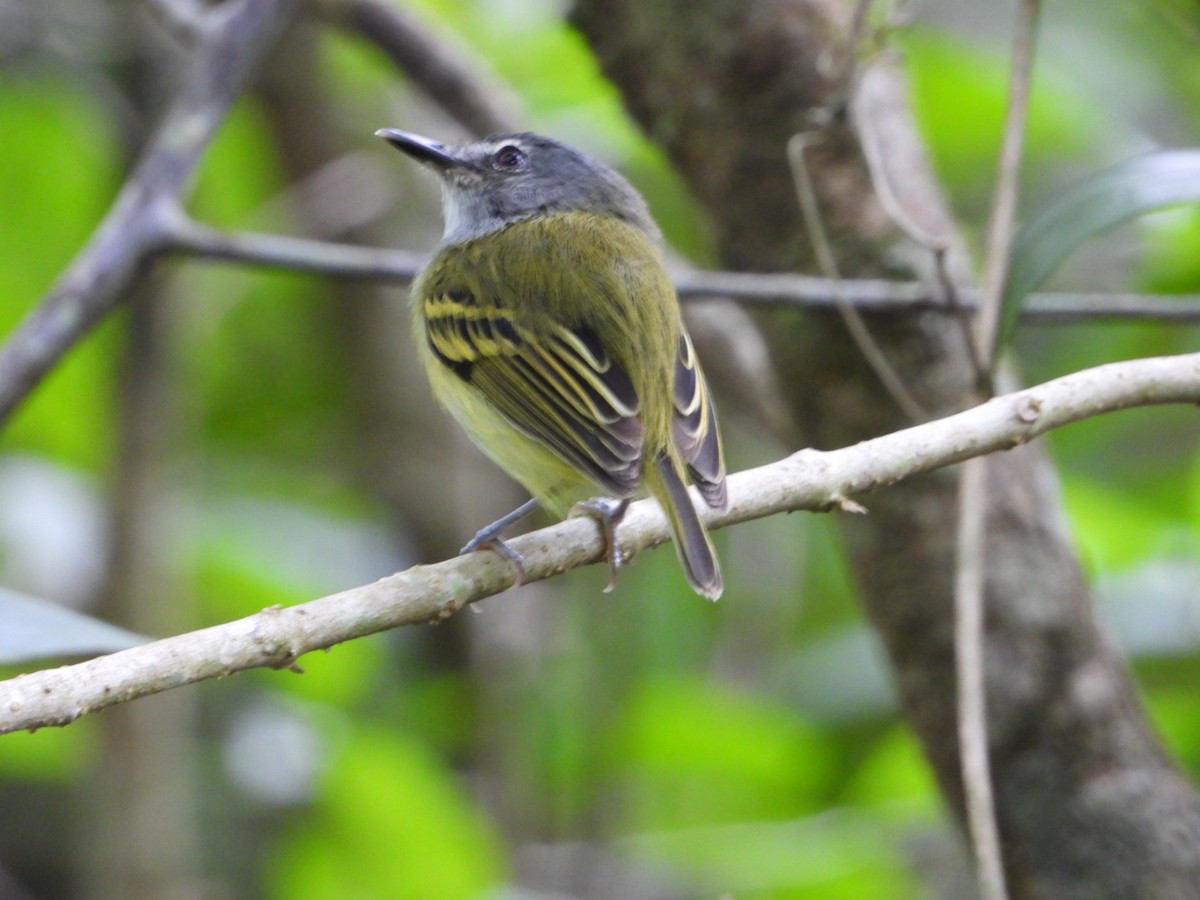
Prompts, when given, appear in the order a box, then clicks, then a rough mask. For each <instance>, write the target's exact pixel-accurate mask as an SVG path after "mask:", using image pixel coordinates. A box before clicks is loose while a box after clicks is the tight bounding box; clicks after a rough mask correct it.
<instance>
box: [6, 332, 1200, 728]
mask: <svg viewBox="0 0 1200 900" xmlns="http://www.w3.org/2000/svg"><path fill="white" fill-rule="evenodd" d="M1197 402H1200V354H1189V355H1186V356H1175V357H1160V358H1154V359H1141V360H1134V361H1131V362H1120V363H1110V364H1108V365H1105V366H1100V367H1098V368H1095V369H1087V370H1084V371H1082V372H1076V373H1074V374H1071V375H1067V376H1064V377H1063V378H1059V379H1056V380H1054V381H1050V382H1047V383H1045V384H1042V385H1039V386H1037V387H1032V388H1027V389H1026V390H1022V391H1018V392H1016V393H1014V394H1008V395H1005V396H1003V397H998V398H995V399H993V400H990V401H988V402H987V403H984V404H982V405H980V406H977V407H974V408H972V409H969V410H967V411H965V412H961V413H958V414H956V415H953V416H948V417H946V418H943V419H939V420H936V421H934V422H928V423H925V424H922V425H917V426H914V427H912V428H907V429H905V430H903V431H897V432H894V433H892V434H889V435H885V436H883V437H879V438H875V439H873V440H869V441H863V442H862V443H859V444H855V445H854V446H851V447H846V448H844V449H841V450H834V451H830V452H825V453H823V452H819V451H816V450H802V451H800V452H798V453H794V454H792V455H791V456H789V457H787V458H786V459H783V460H780V461H779V462H775V463H772V464H770V465H766V466H762V467H760V468H757V469H751V470H747V471H744V472H738V473H736V474H734V475H732V476H731V477H730V480H729V488H730V501H731V502H730V508H729V510H728V511H727V512H725V513H723V514H720V515H712V516H709V517H708V521H709V523H710V525H711V526H712V527H723V526H725V525H732V524H735V523H737V522H742V521H746V520H749V519H755V518H762V517H764V516H770V515H774V514H776V513H781V512H788V511H792V510H797V509H830V508H833V507H836V506H839V505H842V504H843V502H844V501H845V500H846V499H847V498H849V497H851V496H854V495H857V494H861V493H863V492H865V491H869V490H872V489H874V488H878V487H883V486H886V485H891V484H894V483H896V482H897V481H900V480H902V479H905V478H909V477H911V476H913V475H917V474H920V473H923V472H928V471H931V470H933V469H936V468H939V467H942V466H947V465H951V464H953V463H957V462H961V461H963V460H965V459H968V458H971V457H974V456H978V455H980V454H984V453H991V452H995V451H998V450H1005V449H1010V448H1013V447H1017V446H1019V445H1021V444H1024V443H1026V442H1028V441H1030V440H1032V439H1033V438H1035V437H1037V436H1038V435H1040V434H1044V433H1045V432H1047V431H1049V430H1051V429H1053V428H1058V427H1061V426H1063V425H1067V424H1070V423H1072V422H1078V421H1080V420H1082V419H1086V418H1089V417H1092V416H1096V415H1099V414H1101V413H1106V412H1112V411H1114V410H1119V409H1126V408H1129V407H1134V406H1146V405H1153V404H1162V403H1197ZM668 534H669V533H668V531H667V527H666V522H665V520H664V519H663V516H662V514H661V511H660V510H659V508H658V507H657V505H655V504H654V503H652V502H650V501H642V502H640V503H636V504H634V505H633V506H631V507H630V510H629V513H628V514H627V515H626V517H625V519H624V521H623V522H622V524H621V527H620V529H619V532H618V536H619V539H620V541H621V545H622V549H623V550H625V551H626V552H628V553H631V554H632V553H636V552H638V551H641V550H644V549H647V548H649V547H653V546H656V545H658V544H661V543H663V542H664V541H666V540H667V539H668ZM511 543H512V546H513V549H515V550H517V551H518V552H519V553H521V554H522V556H523V557H524V559H525V571H526V580H527V581H538V580H541V579H545V578H550V577H552V576H554V575H557V574H560V573H562V572H565V571H567V570H569V569H573V568H577V567H579V566H582V565H586V564H588V563H593V562H597V561H599V560H600V559H602V558H603V557H604V547H603V543H602V539H601V537H600V535H599V534H598V532H597V529H596V527H595V525H594V523H592V522H591V521H590V520H588V519H586V518H582V519H570V520H568V521H566V522H562V523H560V524H558V525H554V526H552V527H550V528H545V529H542V530H540V531H535V532H532V533H530V534H526V535H523V536H521V537H518V538H515V539H513V541H512V542H511ZM513 584H514V572H513V570H512V568H511V567H510V566H509V564H508V563H507V562H506V561H505V560H503V559H502V558H500V557H499V556H497V555H495V554H491V553H472V554H468V555H466V556H460V557H456V558H454V559H451V560H447V561H445V562H440V563H436V564H434V565H429V566H416V567H414V568H411V569H408V570H406V571H404V572H400V573H398V574H396V575H391V576H389V577H387V578H383V579H381V580H379V581H377V582H375V583H374V584H369V585H365V586H363V587H358V588H352V589H350V590H347V591H342V592H341V593H338V594H331V595H329V596H327V597H321V598H320V599H317V600H312V601H309V602H307V603H302V604H299V605H297V606H292V607H287V608H279V607H272V608H269V609H266V610H263V611H262V612H260V613H257V614H255V615H252V616H249V617H247V618H245V619H239V620H237V621H235V622H229V623H226V624H223V625H216V626H213V627H211V628H205V629H202V630H200V631H194V632H190V633H188V634H182V635H178V636H176V637H170V638H166V639H163V640H160V641H155V642H154V643H151V644H146V645H143V646H140V647H135V648H133V649H130V650H124V651H121V652H119V653H114V654H110V655H108V656H102V657H98V658H96V659H92V660H88V661H87V662H83V663H78V664H76V665H70V666H63V667H61V668H58V669H47V670H44V671H40V672H33V673H30V674H26V675H21V676H18V677H16V678H12V679H9V680H7V681H3V682H0V734H2V733H6V732H10V731H19V730H23V729H30V728H43V727H46V726H49V725H65V724H68V723H70V722H72V721H74V720H75V719H77V718H79V717H80V716H83V715H87V714H89V713H92V712H96V711H97V710H100V709H104V708H106V707H109V706H112V705H114V704H116V703H123V702H125V701H128V700H132V699H135V698H137V697H142V696H146V695H148V694H154V693H158V692H161V691H165V690H169V689H171V688H175V687H180V686H182V685H185V684H191V683H194V682H198V681H204V680H206V679H209V678H221V677H225V676H228V675H232V674H233V673H235V672H239V671H244V670H246V669H252V668H258V667H274V668H282V667H289V666H290V667H295V661H296V659H297V658H298V657H300V656H301V655H303V654H304V653H309V652H311V651H313V650H319V649H323V648H326V647H330V646H333V645H334V644H338V643H341V642H342V641H347V640H351V639H353V638H357V637H362V636H364V635H367V634H373V633H375V632H378V631H383V630H385V629H388V628H395V627H397V626H400V625H413V624H420V623H432V622H437V621H440V620H441V619H444V618H446V617H447V616H450V615H452V614H454V613H455V612H457V611H459V610H460V609H462V608H463V607H464V606H465V605H467V604H469V603H473V602H475V601H477V600H480V599H482V598H484V597H489V596H491V595H493V594H496V593H499V592H500V591H503V590H505V589H507V588H509V587H512V586H513Z"/></svg>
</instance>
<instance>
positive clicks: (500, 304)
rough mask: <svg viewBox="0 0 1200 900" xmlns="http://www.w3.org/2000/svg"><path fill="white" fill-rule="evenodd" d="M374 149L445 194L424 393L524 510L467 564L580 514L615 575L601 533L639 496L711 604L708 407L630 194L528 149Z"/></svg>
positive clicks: (713, 490) (521, 137) (494, 140)
mask: <svg viewBox="0 0 1200 900" xmlns="http://www.w3.org/2000/svg"><path fill="white" fill-rule="evenodd" d="M376 135H377V136H378V137H381V138H383V139H384V140H386V141H388V142H389V143H391V144H392V145H394V146H395V147H397V148H398V149H400V150H402V151H403V152H404V153H406V154H408V155H409V156H411V157H412V158H413V159H415V160H417V161H418V162H420V163H422V164H423V165H425V166H426V167H427V168H429V169H431V170H433V171H434V172H435V173H436V174H437V175H438V176H439V180H440V182H441V187H442V209H443V214H444V217H445V232H444V234H443V235H442V240H441V243H440V244H438V247H437V249H436V251H435V252H434V255H433V258H432V260H431V261H430V262H429V264H428V265H427V266H426V268H425V269H424V270H423V271H422V272H421V274H420V275H419V276H418V277H417V279H416V281H415V283H414V284H413V288H412V296H413V306H414V314H415V320H416V334H417V339H418V344H419V346H420V348H421V351H420V352H421V355H422V360H423V364H424V366H425V370H426V372H427V374H428V376H429V380H430V382H431V384H432V386H433V392H434V395H435V396H436V397H437V398H438V400H439V401H440V402H441V403H442V404H443V405H445V406H446V407H447V408H448V409H449V410H450V412H451V414H453V416H454V417H455V418H456V419H457V420H458V422H459V423H460V424H461V425H462V426H463V428H464V429H465V430H466V432H467V434H468V435H470V437H471V438H472V439H473V440H474V441H475V443H477V444H478V445H479V446H480V447H481V448H482V449H483V451H484V452H485V453H487V454H488V455H489V456H490V457H491V458H492V459H493V460H494V461H495V462H496V463H498V464H499V465H500V466H501V467H502V468H503V469H505V470H506V471H507V472H508V473H509V474H510V475H512V476H513V477H514V478H515V479H516V480H517V481H519V482H520V483H521V484H522V485H524V487H525V488H526V489H527V490H528V491H529V492H530V493H531V494H532V495H533V498H534V499H533V500H531V501H530V502H529V503H526V504H524V505H523V506H521V507H519V508H518V509H517V510H514V511H513V513H511V514H510V515H508V516H505V517H504V518H502V519H500V520H499V521H497V522H494V523H493V524H492V525H489V526H488V527H487V528H484V529H483V530H481V531H480V532H479V533H478V534H477V535H476V536H475V538H474V540H472V541H471V542H470V543H469V544H468V545H467V546H466V547H464V548H463V550H464V552H465V551H467V550H476V549H481V548H491V549H494V550H496V551H497V552H500V553H502V554H504V555H506V556H508V557H509V558H511V559H513V560H514V562H515V563H516V564H517V566H518V569H519V568H520V557H519V556H518V555H517V554H515V553H514V552H513V551H512V550H511V549H510V548H508V547H507V546H506V545H505V544H504V543H503V541H501V540H500V538H499V535H500V532H501V531H502V530H503V529H504V528H505V527H506V526H507V525H509V524H511V523H512V522H514V521H516V520H517V519H518V518H520V517H521V516H523V515H525V514H526V513H528V512H531V511H532V510H533V509H534V508H535V507H536V506H537V505H538V504H539V503H540V505H541V506H542V507H543V508H544V509H546V510H547V511H548V512H550V513H552V514H554V515H557V516H559V517H563V516H565V515H567V514H568V513H569V512H571V510H572V509H573V508H575V507H578V508H580V509H581V510H582V511H584V512H586V513H588V514H589V515H592V516H593V517H595V518H597V520H598V521H599V522H600V524H601V526H602V527H603V529H604V533H605V537H606V538H607V540H608V557H609V563H610V565H611V566H612V571H613V576H614V578H615V575H616V570H617V567H618V565H619V563H620V559H621V555H620V550H619V548H618V546H617V543H616V540H615V536H614V533H613V529H614V527H615V525H616V523H617V522H618V521H619V520H620V517H621V516H622V515H623V514H624V512H625V508H626V506H627V505H628V503H629V501H630V499H631V498H632V497H633V496H635V495H636V494H637V493H638V491H639V489H644V490H645V491H647V492H648V493H650V494H651V495H652V496H654V497H655V499H657V500H658V502H659V503H660V504H661V505H662V507H663V509H664V510H665V511H666V514H667V518H668V519H669V521H670V526H671V533H672V535H673V536H674V539H675V547H676V550H677V552H678V554H679V559H680V562H681V563H682V565H683V571H684V574H685V575H686V576H687V579H688V582H689V583H690V584H691V585H692V587H693V588H694V589H695V590H696V592H697V593H699V594H701V595H702V596H705V597H709V598H711V599H713V600H715V599H717V598H718V597H719V596H720V595H721V590H722V579H721V569H720V566H719V565H718V563H717V557H716V553H715V552H714V550H713V546H712V542H711V541H710V540H709V537H708V532H707V531H706V529H705V527H704V524H703V522H701V520H700V517H699V515H698V514H697V512H696V508H695V506H694V505H693V503H692V499H691V497H690V496H689V494H688V490H687V482H688V480H690V481H691V482H692V483H693V484H695V486H696V487H697V489H698V490H699V491H700V495H701V497H703V499H704V501H705V503H707V504H708V506H710V507H713V508H714V509H719V510H723V509H725V508H726V506H727V502H728V501H727V497H726V491H725V461H724V457H723V453H722V450H721V438H720V435H719V434H718V431H717V416H716V410H715V409H714V408H713V403H712V399H711V396H710V394H709V392H708V388H707V386H706V384H705V381H704V375H703V373H702V372H701V370H700V363H699V360H698V359H697V358H696V353H695V350H694V349H693V347H692V342H691V339H690V338H689V337H688V334H687V331H686V330H685V329H684V325H683V319H682V317H681V315H680V312H679V304H678V301H677V300H676V296H675V289H674V286H673V285H672V283H671V280H670V278H669V277H668V275H667V271H666V267H665V264H664V260H663V254H662V236H661V234H660V232H659V230H658V226H657V225H655V223H654V220H653V219H651V218H650V213H649V210H648V209H647V207H646V202H645V201H644V200H643V199H642V197H641V195H640V194H638V192H637V191H636V190H635V189H634V188H633V186H632V185H631V184H629V182H628V181H626V180H625V179H624V178H623V177H621V175H619V174H617V172H615V171H614V170H613V169H611V168H609V167H608V166H606V165H604V164H603V163H601V162H599V161H597V160H595V159H592V158H591V157H589V156H587V155H585V154H583V153H581V152H579V151H577V150H573V149H571V148H570V147H567V146H565V145H563V144H560V143H558V142H557V141H554V140H551V139H550V138H546V137H541V136H539V135H536V134H528V133H526V134H502V135H495V136H492V137H489V138H485V139H483V140H481V141H476V142H473V143H469V144H465V145H463V146H457V147H450V146H445V145H443V144H440V143H438V142H436V141H433V140H430V139H429V138H425V137H420V136H419V135H415V134H408V133H407V132H404V131H398V130H396V129H393V128H384V129H381V130H379V131H377V132H376ZM597 491H599V492H600V493H601V494H604V495H606V497H602V498H596V497H595V495H596V493H597ZM610 586H611V583H610Z"/></svg>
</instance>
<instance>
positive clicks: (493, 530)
mask: <svg viewBox="0 0 1200 900" xmlns="http://www.w3.org/2000/svg"><path fill="white" fill-rule="evenodd" d="M537 508H538V501H537V500H527V501H525V502H524V503H522V504H521V505H520V506H518V507H517V508H516V509H514V510H513V511H512V512H510V513H509V514H508V515H505V516H501V517H500V518H499V519H497V520H496V521H495V522H493V523H492V524H491V525H485V526H484V527H483V528H480V529H479V530H478V531H477V532H475V537H473V538H471V539H470V540H469V541H467V543H466V544H465V545H463V548H462V549H461V550H459V551H458V552H459V553H473V552H474V551H476V550H491V551H492V552H493V553H497V554H499V555H500V556H503V557H504V558H505V559H507V560H508V561H509V562H511V563H512V564H513V568H514V569H516V570H517V586H518V587H519V586H520V585H522V584H524V583H525V557H523V556H522V555H521V554H520V553H519V552H517V551H516V550H514V549H513V548H512V547H510V546H509V545H508V544H507V543H505V541H504V540H503V539H502V538H501V537H500V533H501V532H502V531H504V529H506V528H507V527H508V526H509V525H511V524H513V523H514V522H517V521H519V520H521V519H523V518H525V517H526V516H527V515H529V514H530V513H531V512H533V511H534V510H535V509H537Z"/></svg>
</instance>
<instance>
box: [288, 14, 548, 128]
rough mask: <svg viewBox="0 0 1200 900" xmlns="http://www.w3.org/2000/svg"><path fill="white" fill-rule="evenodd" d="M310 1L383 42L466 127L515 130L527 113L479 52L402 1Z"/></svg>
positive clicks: (357, 31) (415, 80) (340, 22)
mask: <svg viewBox="0 0 1200 900" xmlns="http://www.w3.org/2000/svg"><path fill="white" fill-rule="evenodd" d="M309 5H310V8H311V9H312V10H313V11H314V12H315V13H316V14H318V15H319V16H321V17H322V18H324V19H326V20H327V21H329V22H330V23H332V24H334V25H338V26H341V27H342V28H345V29H347V30H349V31H352V32H354V33H355V34H357V35H359V36H360V37H363V38H365V39H367V40H369V41H371V42H372V43H373V44H375V45H376V46H377V47H379V49H380V50H382V51H383V52H384V53H386V54H387V55H388V56H389V57H391V59H392V62H394V63H395V64H396V66H397V67H398V68H399V69H400V70H401V71H403V72H405V73H406V74H407V75H408V77H409V78H410V79H412V81H413V83H414V84H416V85H417V86H418V87H419V88H421V89H422V90H423V91H425V93H426V94H428V95H429V97H430V98H431V99H432V100H433V101H434V102H435V103H436V104H437V105H438V106H440V107H441V108H442V109H443V110H445V112H446V113H448V114H449V115H450V116H451V117H452V118H453V119H454V120H455V121H456V122H458V123H459V124H460V125H462V126H463V128H465V129H466V130H467V131H469V132H472V133H473V134H476V135H485V134H492V133H495V132H498V131H512V130H513V129H514V127H515V125H516V123H518V122H520V121H522V120H523V119H524V118H525V114H524V110H523V106H522V103H521V100H520V98H519V97H518V95H517V93H516V91H514V90H512V89H511V88H509V87H508V86H507V85H506V84H505V83H504V82H503V81H502V80H501V79H500V78H499V77H497V76H496V75H495V73H493V72H489V71H486V70H485V69H484V68H482V66H481V64H480V61H479V58H478V56H477V55H474V54H472V53H470V52H469V51H468V50H467V49H466V48H463V47H459V46H458V45H456V44H455V43H454V42H453V41H452V40H451V39H450V38H449V36H446V35H439V34H437V33H435V32H434V31H433V30H432V29H430V28H429V27H428V26H427V25H426V24H425V23H424V22H422V21H421V20H420V19H419V18H417V17H416V16H414V15H413V14H412V13H410V12H409V11H408V10H406V9H404V8H403V7H401V6H398V5H396V4H395V3H389V2H383V0H310V3H309Z"/></svg>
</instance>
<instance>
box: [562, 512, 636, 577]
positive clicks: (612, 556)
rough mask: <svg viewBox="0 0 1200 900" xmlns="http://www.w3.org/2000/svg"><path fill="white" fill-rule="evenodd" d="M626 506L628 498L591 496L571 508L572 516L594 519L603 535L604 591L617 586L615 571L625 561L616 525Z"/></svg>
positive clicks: (617, 570)
mask: <svg viewBox="0 0 1200 900" xmlns="http://www.w3.org/2000/svg"><path fill="white" fill-rule="evenodd" d="M628 507H629V500H628V499H625V500H614V499H612V498H611V497H593V498H592V499H590V500H584V501H583V502H581V503H576V504H575V506H573V507H572V508H571V515H572V516H587V517H588V518H591V519H595V520H596V524H598V525H599V526H600V531H601V532H602V534H603V535H604V553H605V556H606V557H607V559H608V572H609V575H608V584H606V585H605V586H604V592H605V593H609V592H610V591H612V589H613V588H615V587H616V586H617V573H618V572H619V571H620V569H621V565H622V564H623V563H624V562H625V555H624V554H623V553H622V552H621V545H620V544H619V543H618V542H617V525H619V524H620V522H621V519H623V518H624V517H625V510H626V509H627V508H628Z"/></svg>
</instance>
